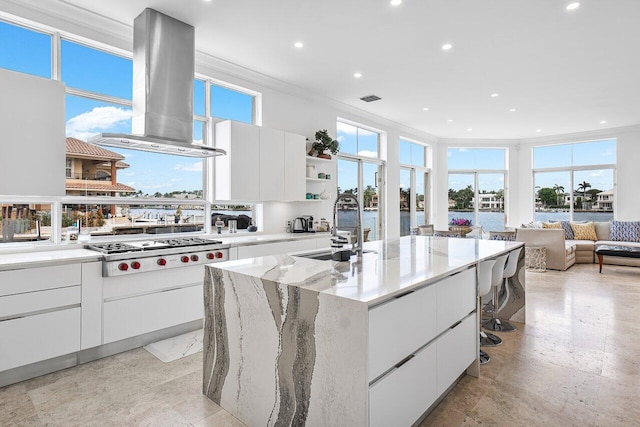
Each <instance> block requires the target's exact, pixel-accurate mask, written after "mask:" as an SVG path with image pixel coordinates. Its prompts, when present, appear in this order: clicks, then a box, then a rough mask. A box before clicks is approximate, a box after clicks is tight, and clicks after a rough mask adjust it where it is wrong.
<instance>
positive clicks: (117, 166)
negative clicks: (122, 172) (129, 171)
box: [99, 162, 131, 169]
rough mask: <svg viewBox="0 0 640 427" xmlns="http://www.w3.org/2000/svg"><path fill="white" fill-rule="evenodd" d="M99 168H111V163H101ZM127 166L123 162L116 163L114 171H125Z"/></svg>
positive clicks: (127, 164)
mask: <svg viewBox="0 0 640 427" xmlns="http://www.w3.org/2000/svg"><path fill="white" fill-rule="evenodd" d="M99 166H103V167H108V168H110V167H111V163H109V162H106V163H101V164H100V165H99ZM129 166H131V165H130V164H129V163H125V162H116V169H126V168H128V167H129Z"/></svg>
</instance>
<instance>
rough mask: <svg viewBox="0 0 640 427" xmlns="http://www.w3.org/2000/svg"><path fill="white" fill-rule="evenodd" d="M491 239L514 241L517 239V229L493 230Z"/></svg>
mask: <svg viewBox="0 0 640 427" xmlns="http://www.w3.org/2000/svg"><path fill="white" fill-rule="evenodd" d="M489 240H502V241H505V242H513V241H515V240H516V232H515V231H491V232H489Z"/></svg>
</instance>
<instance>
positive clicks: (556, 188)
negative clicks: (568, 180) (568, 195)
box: [553, 184, 564, 205]
mask: <svg viewBox="0 0 640 427" xmlns="http://www.w3.org/2000/svg"><path fill="white" fill-rule="evenodd" d="M553 189H554V191H555V192H556V195H557V196H558V197H557V200H556V202H557V203H558V205H560V204H561V203H560V201H559V200H560V194H564V187H563V186H562V185H558V184H555V185H554V186H553Z"/></svg>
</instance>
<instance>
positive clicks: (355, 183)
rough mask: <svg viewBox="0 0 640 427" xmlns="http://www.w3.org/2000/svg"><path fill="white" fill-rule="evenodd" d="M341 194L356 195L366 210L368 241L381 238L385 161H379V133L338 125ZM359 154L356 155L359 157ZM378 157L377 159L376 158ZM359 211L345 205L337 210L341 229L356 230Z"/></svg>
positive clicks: (365, 221)
mask: <svg viewBox="0 0 640 427" xmlns="http://www.w3.org/2000/svg"><path fill="white" fill-rule="evenodd" d="M337 129H338V132H337V139H338V141H340V152H339V154H338V192H339V193H343V192H346V193H353V194H355V195H356V197H357V198H358V201H359V203H360V206H362V208H363V218H362V222H363V227H364V229H365V241H366V240H379V239H381V238H382V235H383V233H382V223H383V218H382V212H383V210H384V209H383V191H382V176H383V173H384V162H383V161H381V160H379V159H377V157H378V151H379V150H378V146H379V140H380V134H379V133H377V132H375V131H373V130H369V129H363V128H361V127H359V126H357V125H355V124H352V123H344V122H340V121H339V122H338V123H337ZM356 153H357V154H356ZM374 157H375V158H374ZM355 227H356V211H355V207H354V206H353V205H350V204H348V203H344V204H342V205H341V206H340V210H339V211H338V229H340V230H343V229H345V230H349V231H354V230H355Z"/></svg>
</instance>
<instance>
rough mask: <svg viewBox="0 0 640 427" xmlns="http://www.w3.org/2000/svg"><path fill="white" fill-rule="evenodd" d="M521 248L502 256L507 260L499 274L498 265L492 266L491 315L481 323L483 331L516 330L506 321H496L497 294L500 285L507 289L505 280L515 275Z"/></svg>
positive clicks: (497, 309) (498, 309) (497, 308)
mask: <svg viewBox="0 0 640 427" xmlns="http://www.w3.org/2000/svg"><path fill="white" fill-rule="evenodd" d="M521 251H522V248H518V249H514V250H512V251H511V252H509V253H508V254H507V255H503V257H504V258H505V259H507V258H508V260H507V261H506V262H505V264H506V265H505V267H504V268H503V269H502V272H500V269H497V267H498V263H496V265H495V266H494V270H493V274H492V276H493V277H492V281H493V283H492V285H493V313H492V318H491V319H489V320H487V321H485V322H483V323H482V326H483V327H484V328H485V329H489V330H492V331H501V332H513V331H515V330H516V327H515V326H513V325H512V324H511V323H509V322H508V321H506V320H501V319H498V312H499V311H500V307H499V301H498V293H499V291H500V284H501V283H504V286H505V289H507V280H508V279H509V278H511V277H513V276H514V275H515V274H516V269H517V267H518V257H519V256H520V252H521ZM498 259H500V258H498Z"/></svg>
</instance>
